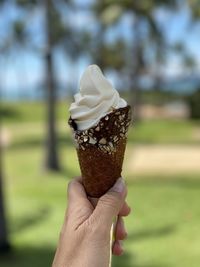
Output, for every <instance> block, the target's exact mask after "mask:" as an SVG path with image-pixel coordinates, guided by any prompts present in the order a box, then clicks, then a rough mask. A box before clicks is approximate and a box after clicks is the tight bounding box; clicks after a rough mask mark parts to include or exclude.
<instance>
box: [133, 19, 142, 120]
mask: <svg viewBox="0 0 200 267" xmlns="http://www.w3.org/2000/svg"><path fill="white" fill-rule="evenodd" d="M133 36H134V40H133V48H132V63H131V69H130V94H131V99H130V104H131V106H132V109H133V113H134V122H136V121H139V120H140V106H141V90H140V87H139V83H138V77H139V75H140V71H141V64H140V52H141V51H140V49H139V46H140V32H139V19H138V18H135V20H134V22H133Z"/></svg>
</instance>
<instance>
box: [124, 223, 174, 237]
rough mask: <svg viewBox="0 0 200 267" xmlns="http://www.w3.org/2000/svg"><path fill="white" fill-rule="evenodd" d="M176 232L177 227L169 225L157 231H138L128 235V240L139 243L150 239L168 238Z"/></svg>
mask: <svg viewBox="0 0 200 267" xmlns="http://www.w3.org/2000/svg"><path fill="white" fill-rule="evenodd" d="M175 231H176V226H174V225H167V226H164V227H160V228H157V229H151V230H144V231H137V232H136V233H131V234H129V235H128V239H129V240H131V239H133V240H135V241H139V240H142V239H145V240H146V239H148V238H154V237H162V236H167V235H170V234H172V233H174V232H175Z"/></svg>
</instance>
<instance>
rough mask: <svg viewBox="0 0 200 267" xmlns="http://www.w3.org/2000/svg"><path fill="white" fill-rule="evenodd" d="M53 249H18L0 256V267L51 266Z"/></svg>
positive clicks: (28, 247)
mask: <svg viewBox="0 0 200 267" xmlns="http://www.w3.org/2000/svg"><path fill="white" fill-rule="evenodd" d="M54 253H55V248H52V247H46V246H45V247H43V246H42V247H41V246H38V247H30V246H26V247H20V248H16V249H15V248H13V249H12V250H11V251H10V252H9V253H6V254H4V255H1V256H0V263H1V264H0V265H1V266H2V267H36V266H37V267H49V266H51V264H52V261H53V257H54Z"/></svg>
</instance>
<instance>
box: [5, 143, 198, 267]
mask: <svg viewBox="0 0 200 267" xmlns="http://www.w3.org/2000/svg"><path fill="white" fill-rule="evenodd" d="M42 158H43V157H42V148H41V147H40V146H36V147H35V148H32V147H26V148H18V149H10V150H8V151H7V153H6V159H5V165H6V170H7V171H6V177H7V180H6V184H7V205H8V210H9V221H10V238H11V241H12V244H13V247H14V251H13V254H12V256H10V255H8V256H7V257H6V256H4V257H3V258H2V259H1V266H2V267H27V266H30V267H32V266H37V267H44V266H50V263H51V261H52V257H53V254H54V250H55V247H56V243H57V238H58V235H59V231H60V227H61V224H62V221H63V216H64V210H65V207H66V188H67V183H68V181H69V179H70V178H71V177H72V176H73V175H75V174H78V173H79V170H78V163H77V160H76V154H75V152H74V150H73V148H69V149H68V150H67V149H65V148H62V149H61V158H62V164H63V171H62V172H61V173H59V174H56V173H45V172H44V171H43V169H42ZM127 181H128V189H129V195H128V202H129V205H130V206H131V207H132V210H133V212H132V214H131V215H130V216H129V217H128V218H127V219H126V225H127V228H128V232H129V238H128V240H127V241H126V242H125V251H126V253H125V255H124V256H122V257H120V258H117V259H114V261H113V266H114V267H119V266H124V267H135V266H136V267H150V266H152V267H156V266H168V267H188V266H191V267H197V266H198V264H199V260H200V256H199V255H200V249H199V242H200V232H199V223H200V210H199V204H200V200H199V194H200V179H199V177H197V176H195V175H191V176H185V177H179V176H177V177H170V176H168V177H167V176H166V177H165V179H163V180H162V179H160V178H159V179H158V177H135V178H134V180H132V177H129V176H127Z"/></svg>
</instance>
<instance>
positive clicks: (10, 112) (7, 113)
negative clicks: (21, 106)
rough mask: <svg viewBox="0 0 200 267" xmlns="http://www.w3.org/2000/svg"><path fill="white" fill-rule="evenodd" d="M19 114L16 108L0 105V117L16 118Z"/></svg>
mask: <svg viewBox="0 0 200 267" xmlns="http://www.w3.org/2000/svg"><path fill="white" fill-rule="evenodd" d="M20 117H21V114H20V112H19V110H18V109H16V108H13V107H11V106H2V105H0V118H1V119H5V118H6V119H16V118H20Z"/></svg>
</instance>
